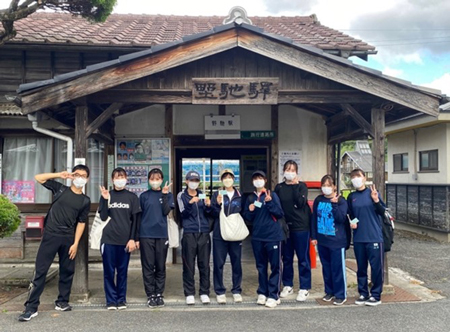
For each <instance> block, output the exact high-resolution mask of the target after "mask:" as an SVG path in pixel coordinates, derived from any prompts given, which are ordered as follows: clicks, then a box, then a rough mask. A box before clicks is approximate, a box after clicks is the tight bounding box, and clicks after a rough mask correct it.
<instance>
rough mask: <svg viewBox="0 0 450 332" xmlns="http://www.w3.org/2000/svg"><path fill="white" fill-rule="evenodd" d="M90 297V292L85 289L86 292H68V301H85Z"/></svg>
mask: <svg viewBox="0 0 450 332" xmlns="http://www.w3.org/2000/svg"><path fill="white" fill-rule="evenodd" d="M90 297H91V292H90V291H87V292H86V293H72V294H70V301H71V302H79V303H86V302H88V301H89V298H90Z"/></svg>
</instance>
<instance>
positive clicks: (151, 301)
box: [147, 295, 158, 308]
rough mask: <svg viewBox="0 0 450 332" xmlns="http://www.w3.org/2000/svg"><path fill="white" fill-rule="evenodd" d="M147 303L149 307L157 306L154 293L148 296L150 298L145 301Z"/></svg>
mask: <svg viewBox="0 0 450 332" xmlns="http://www.w3.org/2000/svg"><path fill="white" fill-rule="evenodd" d="M147 305H148V306H149V307H150V308H156V307H157V306H158V304H157V302H156V296H155V295H152V296H150V298H149V299H148V301H147Z"/></svg>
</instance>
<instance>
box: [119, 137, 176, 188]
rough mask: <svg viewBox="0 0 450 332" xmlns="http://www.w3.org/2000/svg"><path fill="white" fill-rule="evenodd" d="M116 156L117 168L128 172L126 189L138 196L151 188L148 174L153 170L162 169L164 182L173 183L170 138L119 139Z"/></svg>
mask: <svg viewBox="0 0 450 332" xmlns="http://www.w3.org/2000/svg"><path fill="white" fill-rule="evenodd" d="M115 155H116V165H117V167H122V168H123V169H125V171H126V172H127V177H128V183H127V187H126V188H127V189H128V190H129V191H131V192H133V193H135V194H136V195H138V196H139V195H140V194H142V193H143V192H144V191H146V190H148V189H149V188H150V187H149V184H148V172H149V171H150V170H152V169H153V168H158V169H160V170H161V171H162V172H163V174H164V181H168V182H171V181H170V180H171V174H170V173H169V172H170V167H169V165H170V139H168V138H155V139H150V138H143V139H137V138H133V139H117V140H116V152H115ZM164 183H165V182H164Z"/></svg>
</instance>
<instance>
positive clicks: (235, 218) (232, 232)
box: [219, 204, 249, 241]
mask: <svg viewBox="0 0 450 332" xmlns="http://www.w3.org/2000/svg"><path fill="white" fill-rule="evenodd" d="M224 205H225V204H222V208H221V209H220V216H219V217H220V234H221V235H222V238H223V239H224V240H225V241H242V240H244V239H245V238H246V237H247V236H248V234H249V231H248V228H247V225H245V222H244V219H242V217H241V215H240V214H239V213H232V214H230V215H229V216H228V217H227V216H226V215H225V208H224Z"/></svg>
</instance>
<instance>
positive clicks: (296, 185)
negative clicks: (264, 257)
mask: <svg viewBox="0 0 450 332" xmlns="http://www.w3.org/2000/svg"><path fill="white" fill-rule="evenodd" d="M283 171H284V179H285V181H284V182H282V183H279V184H278V185H277V186H276V187H275V192H276V193H277V195H278V197H279V198H280V201H281V206H282V208H283V211H284V215H285V219H286V223H287V224H288V226H289V237H288V239H287V241H286V242H285V243H283V250H282V257H283V285H284V287H283V290H282V291H281V294H280V297H282V298H283V297H286V296H288V295H290V294H292V293H293V292H294V289H293V287H294V253H295V254H297V258H298V275H299V291H298V295H297V301H299V302H303V301H306V299H307V298H308V296H309V290H310V289H311V261H310V256H309V247H310V236H311V233H310V226H311V222H310V217H311V209H310V207H309V205H308V188H307V187H306V184H305V183H304V182H301V181H299V180H298V165H297V163H296V162H295V161H293V160H288V161H287V162H286V163H285V164H284V167H283Z"/></svg>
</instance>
